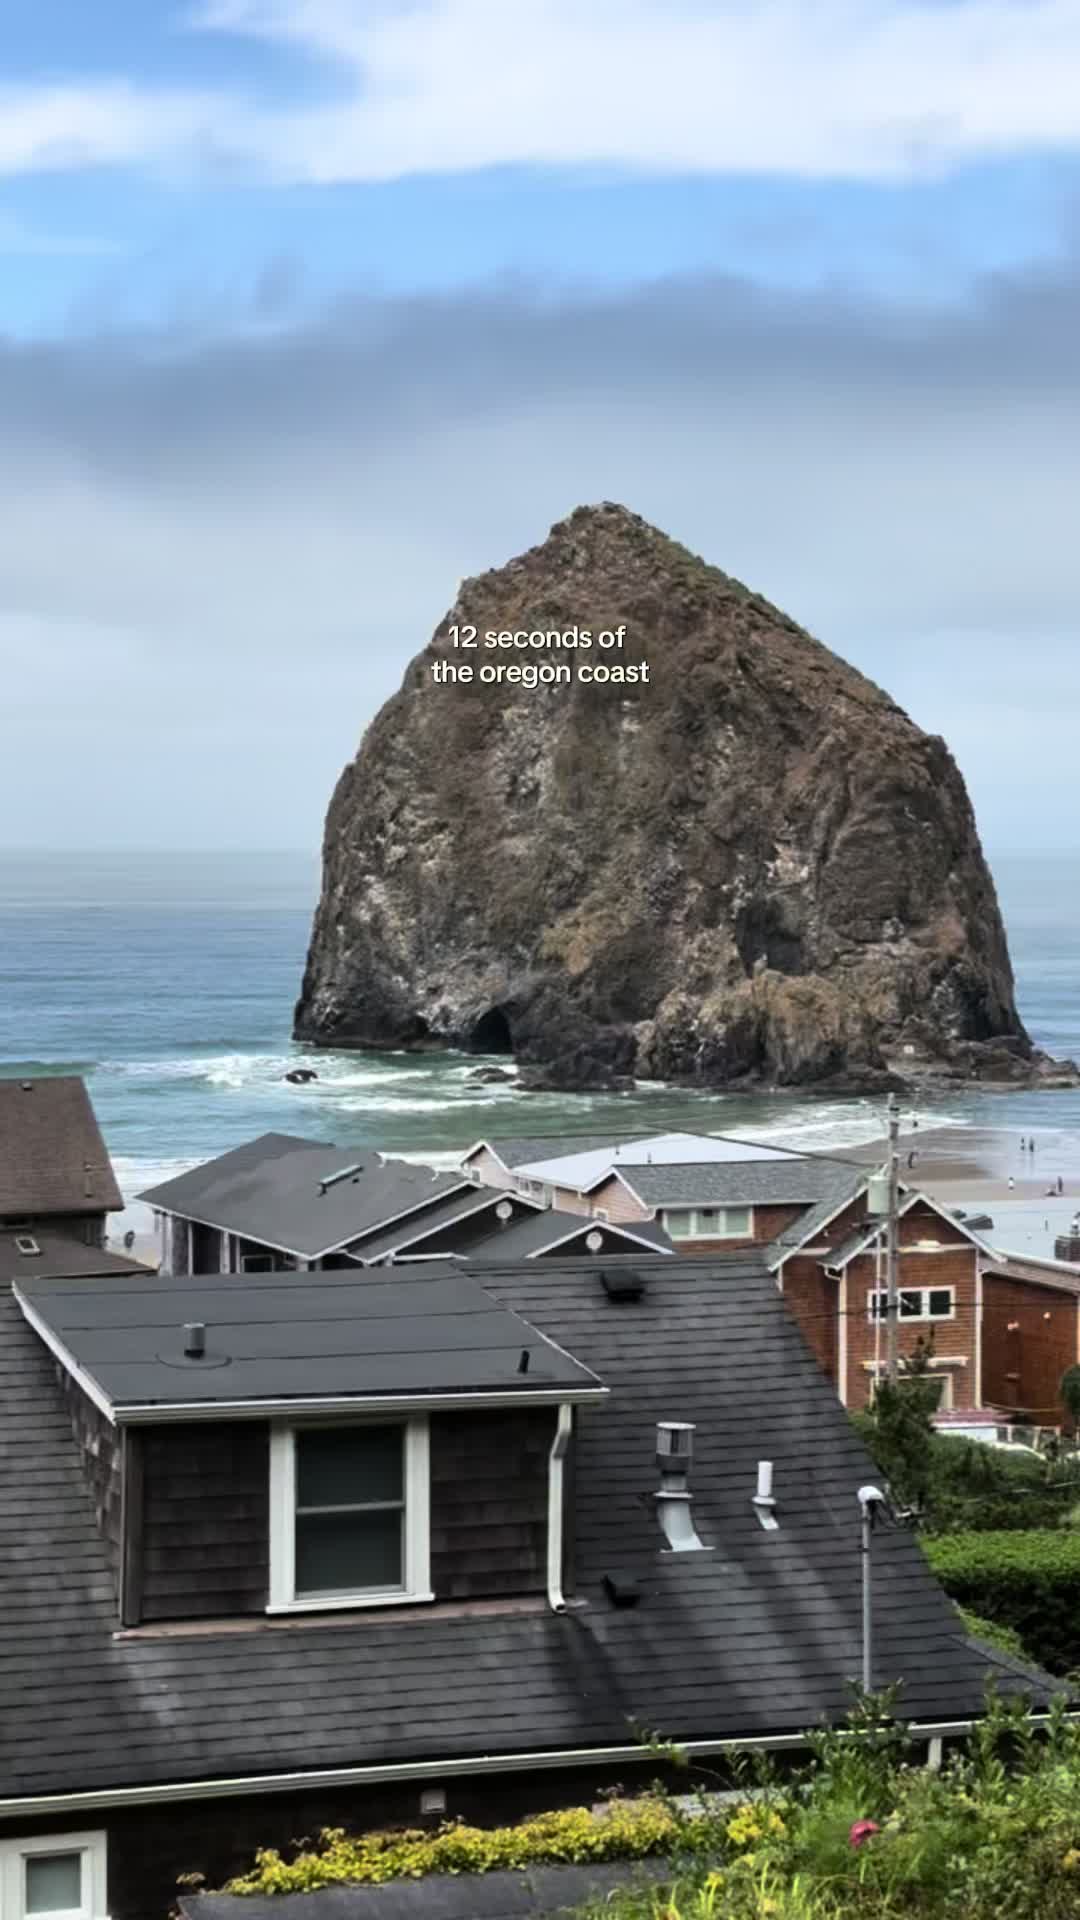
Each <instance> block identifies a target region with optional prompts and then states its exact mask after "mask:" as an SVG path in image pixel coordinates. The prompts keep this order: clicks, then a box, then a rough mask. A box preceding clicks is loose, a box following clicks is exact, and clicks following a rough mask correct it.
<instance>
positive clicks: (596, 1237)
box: [585, 1227, 604, 1253]
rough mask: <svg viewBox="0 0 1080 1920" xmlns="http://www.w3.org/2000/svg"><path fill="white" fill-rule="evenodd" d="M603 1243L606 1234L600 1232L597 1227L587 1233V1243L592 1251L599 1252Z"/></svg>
mask: <svg viewBox="0 0 1080 1920" xmlns="http://www.w3.org/2000/svg"><path fill="white" fill-rule="evenodd" d="M603 1244H604V1236H603V1234H602V1233H598V1232H597V1229H596V1228H595V1227H594V1228H593V1230H592V1232H591V1233H587V1234H586V1235H585V1245H586V1246H587V1247H588V1249H589V1252H590V1253H599V1251H600V1249H601V1247H602V1246H603Z"/></svg>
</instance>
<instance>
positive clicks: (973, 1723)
mask: <svg viewBox="0 0 1080 1920" xmlns="http://www.w3.org/2000/svg"><path fill="white" fill-rule="evenodd" d="M1066 1717H1067V1718H1068V1719H1069V1720H1072V1721H1077V1720H1080V1712H1075V1713H1070V1714H1068V1715H1067V1716H1066ZM1049 1721H1050V1715H1049V1714H1047V1713H1038V1714H1032V1716H1031V1724H1032V1726H1047V1725H1048V1724H1049ZM979 1725H980V1722H979V1721H978V1720H930V1721H914V1722H909V1723H908V1728H907V1730H908V1732H909V1733H910V1734H911V1735H912V1736H913V1737H914V1738H915V1739H916V1740H919V1741H926V1743H927V1745H928V1746H930V1745H932V1743H933V1742H935V1741H940V1740H944V1739H957V1738H961V1737H963V1736H964V1735H966V1734H970V1733H973V1732H974V1730H975V1728H976V1727H977V1726H979ZM677 1744H678V1746H679V1748H680V1751H681V1752H683V1753H686V1754H690V1755H694V1756H700V1757H701V1758H703V1759H704V1758H708V1756H709V1755H721V1754H725V1753H737V1752H742V1753H745V1752H746V1751H747V1750H748V1749H752V1750H753V1751H755V1752H758V1753H778V1752H781V1751H785V1750H786V1751H789V1752H790V1751H794V1750H797V1749H799V1748H803V1747H805V1746H806V1744H807V1735H806V1734H805V1733H768V1734H760V1735H758V1736H757V1737H756V1738H754V1737H751V1738H749V1739H747V1738H746V1737H743V1738H742V1739H728V1740H685V1741H680V1742H678V1743H677ZM648 1757H649V1756H648V1753H647V1752H646V1750H645V1748H644V1747H643V1746H642V1745H641V1743H640V1742H637V1743H635V1744H634V1745H631V1746H619V1747H552V1748H545V1749H542V1750H541V1751H539V1752H532V1753H480V1754H473V1755H469V1756H465V1757H463V1756H460V1755H455V1756H453V1757H445V1756H444V1757H443V1758H441V1759H437V1760H401V1761H391V1762H389V1763H384V1764H383V1765H381V1766H367V1767H320V1768H317V1769H312V1770H310V1771H308V1772H297V1773H270V1774H266V1773H252V1774H238V1775H235V1776H233V1777H232V1778H226V1779H214V1780H170V1781H167V1782H165V1783H163V1784H161V1785H159V1786H142V1787H92V1788H88V1789H84V1790H83V1791H82V1792H80V1793H38V1794H25V1795H21V1796H13V1797H11V1798H8V1799H3V1800H0V1820H13V1819H19V1818H22V1819H29V1818H31V1817H33V1816H37V1815H45V1814H53V1813H57V1814H68V1813H92V1812H95V1811H98V1810H104V1809H106V1808H117V1809H121V1808H124V1807H156V1806H170V1805H175V1804H176V1803H177V1802H183V1801H188V1800H229V1799H239V1798H242V1797H243V1796H245V1795H249V1794H260V1795H262V1794H267V1793H296V1792H297V1791H298V1790H305V1789H310V1790H314V1789H322V1788H326V1787H354V1786H366V1785H370V1786H376V1785H389V1784H393V1783H394V1782H396V1781H411V1780H454V1779H463V1778H467V1777H469V1776H482V1775H485V1774H500V1773H542V1772H545V1771H547V1770H549V1769H551V1768H554V1767H565V1766H577V1767H608V1766H625V1765H626V1764H627V1763H628V1762H633V1761H635V1760H637V1761H645V1760H647V1759H648Z"/></svg>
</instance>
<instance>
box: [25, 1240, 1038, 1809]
mask: <svg viewBox="0 0 1080 1920" xmlns="http://www.w3.org/2000/svg"><path fill="white" fill-rule="evenodd" d="M632 1264H633V1267H634V1270H635V1271H636V1272H638V1273H639V1274H641V1275H643V1276H644V1277H645V1280H646V1288H645V1292H644V1295H643V1296H642V1298H641V1299H640V1300H637V1301H635V1302H630V1303H626V1302H623V1303H619V1304H616V1303H614V1302H612V1301H611V1300H609V1299H608V1297H607V1295H606V1293H605V1290H604V1287H603V1285H602V1283H601V1272H600V1271H598V1268H600V1266H601V1263H597V1265H596V1266H594V1265H593V1263H592V1262H587V1261H566V1262H560V1261H557V1260H555V1261H543V1262H541V1261H534V1260H527V1261H523V1262H519V1263H518V1264H516V1265H514V1266H508V1267H501V1268H489V1267H484V1268H483V1269H478V1270H477V1277H478V1278H479V1279H480V1281H481V1283H482V1285H483V1287H484V1289H485V1291H486V1292H487V1293H488V1294H490V1295H491V1297H492V1298H493V1299H494V1300H495V1302H496V1303H497V1304H498V1305H499V1306H501V1307H503V1308H505V1309H507V1310H508V1311H509V1312H512V1313H517V1314H520V1315H521V1316H522V1318H524V1319H525V1320H527V1321H528V1322H529V1324H530V1325H531V1326H533V1327H535V1328H536V1329H538V1330H539V1331H540V1332H541V1333H543V1334H546V1335H548V1336H549V1337H550V1338H551V1339H553V1340H554V1341H556V1342H557V1343H558V1345H560V1346H561V1347H563V1348H564V1349H565V1350H567V1351H569V1352H572V1353H574V1354H575V1355H576V1356H577V1357H578V1358H579V1360H580V1361H581V1362H582V1363H583V1364H584V1365H586V1366H588V1367H589V1368H590V1370H592V1371H593V1372H595V1373H596V1374H598V1375H599V1376H600V1377H602V1378H603V1379H604V1380H605V1382H606V1383H607V1384H608V1385H609V1386H610V1387H611V1389H612V1395H611V1400H610V1402H609V1403H608V1404H607V1405H606V1406H605V1407H604V1408H598V1409H596V1410H593V1409H584V1410H582V1411H581V1413H580V1414H579V1418H578V1438H577V1441H576V1445H575V1471H574V1474H573V1475H572V1476H571V1479H572V1484H573V1488H574V1492H573V1496H572V1497H573V1501H574V1508H573V1522H572V1531H573V1534H574V1536H575V1539H576V1542H577V1568H576V1591H575V1596H574V1597H575V1604H574V1605H573V1606H572V1607H571V1608H570V1609H568V1611H567V1612H566V1613H565V1614H561V1615H557V1614H553V1613H551V1612H550V1611H547V1610H544V1609H542V1608H537V1607H535V1606H533V1607H531V1608H530V1607H527V1606H519V1607H514V1606H507V1607H505V1608H493V1609H488V1610H486V1611H478V1612H476V1613H475V1614H473V1615H470V1614H469V1613H467V1612H466V1613H463V1612H461V1610H459V1609H451V1610H443V1611H441V1612H440V1611H438V1610H436V1611H435V1612H433V1614H432V1615H431V1616H430V1617H426V1618H425V1617H420V1616H418V1615H417V1614H416V1613H415V1612H412V1611H411V1610H409V1609H405V1610H403V1611H401V1612H398V1613H396V1614H395V1615H394V1617H393V1618H389V1617H387V1616H385V1615H383V1616H380V1615H378V1614H377V1613H373V1614H369V1615H366V1616H365V1617H364V1618H363V1619H362V1620H356V1619H348V1618H345V1619H340V1620H334V1621H333V1622H331V1623H330V1624H324V1625H323V1626H322V1627H320V1628H316V1629H309V1628H308V1626H307V1624H306V1623H305V1622H303V1621H301V1622H299V1623H297V1622H296V1621H295V1620H290V1621H289V1622H288V1624H287V1625H286V1626H285V1627H278V1626H275V1625H274V1624H272V1623H269V1622H267V1623H262V1622H254V1623H248V1625H247V1627H246V1628H245V1630H243V1631H236V1632H222V1631H215V1630H214V1629H213V1628H212V1626H208V1625H207V1624H206V1623H201V1624H200V1625H199V1626H198V1627H197V1628H196V1629H195V1630H192V1631H190V1632H184V1631H179V1630H176V1629H174V1628H170V1629H169V1631H168V1632H166V1633H162V1634H155V1633H152V1632H151V1633H145V1634H138V1633H136V1634H129V1635H120V1636H117V1635H116V1633H115V1617H114V1615H115V1602H114V1600H113V1598H112V1588H111V1580H110V1573H109V1562H108V1549H107V1547H106V1544H105V1542H104V1540H103V1539H102V1536H101V1535H100V1534H99V1532H98V1530H97V1527H96V1525H95V1521H94V1514H93V1505H92V1502H91V1500H90V1499H89V1497H88V1495H87V1490H86V1485H85V1482H84V1480H83V1479H82V1476H81V1471H80V1466H79V1460H78V1453H77V1447H76V1443H75V1440H74V1438H73V1435H72V1430H71V1423H70V1419H69V1417H68V1413H67V1409H66V1407H65V1405H64V1403H63V1399H62V1396H61V1393H60V1389H59V1387H58V1384H57V1380H56V1376H55V1366H54V1362H53V1359H52V1357H51V1355H50V1354H49V1353H48V1352H47V1351H46V1349H45V1347H44V1345H43V1344H42V1342H41V1341H40V1339H39V1338H38V1336H37V1335H36V1334H35V1333H34V1332H33V1331H32V1329H31V1328H30V1327H29V1326H28V1325H27V1324H26V1323H25V1321H24V1320H23V1319H22V1317H21V1314H20V1312H19V1309H18V1307H17V1306H16V1304H15V1302H14V1301H13V1300H12V1299H10V1298H8V1299H2V1298H0V1449H2V1451H3V1457H4V1460H5V1463H6V1471H5V1473H4V1474H3V1476H0V1566H3V1568H4V1602H3V1621H4V1659H3V1661H2V1663H0V1726H2V1727H3V1730H4V1745H3V1751H2V1758H0V1799H7V1800H8V1801H9V1802H10V1801H11V1800H12V1799H14V1798H16V1797H18V1796H26V1795H32V1794H41V1795H48V1794H50V1793H53V1794H58V1793H65V1792H70V1791H73V1790H76V1789H77V1790H79V1791H98V1792H102V1793H108V1792H110V1791H111V1790H113V1789H115V1788H120V1787H126V1788H128V1789H132V1790H135V1791H137V1790H139V1789H140V1788H142V1787H143V1786H145V1785H147V1784H151V1783H163V1782H173V1783H181V1784H183V1783H185V1782H194V1781H198V1780H211V1779H212V1780H214V1781H219V1782H227V1781H229V1780H235V1779H237V1778H239V1777H244V1776H251V1777H253V1778H256V1779H257V1778H263V1779H265V1778H266V1777H267V1776H272V1775H275V1774H278V1775H285V1774H288V1775H292V1776H294V1777H295V1776H298V1775H302V1774H303V1773H304V1772H305V1771H307V1770H316V1769H327V1768H334V1767H356V1766H360V1765H364V1766H368V1767H376V1766H379V1765H382V1764H390V1763H395V1764H398V1765H401V1766H408V1765H410V1764H415V1763H417V1762H419V1761H427V1762H429V1763H431V1764H432V1766H435V1765H438V1764H439V1763H441V1762H443V1761H444V1760H446V1759H448V1758H449V1759H454V1760H455V1761H456V1763H457V1764H459V1765H460V1766H462V1767H467V1766H469V1765H472V1764H476V1765H480V1764H482V1763H483V1761H484V1758H485V1756H487V1757H489V1764H490V1756H492V1755H496V1756H497V1755H500V1754H517V1755H524V1754H530V1753H531V1754H534V1755H535V1754H538V1753H545V1754H554V1755H555V1756H556V1759H557V1758H558V1756H559V1755H563V1756H565V1757H569V1756H570V1755H571V1754H572V1753H574V1752H578V1751H581V1750H583V1749H586V1750H587V1749H595V1748H597V1747H603V1746H611V1745H613V1744H622V1745H625V1746H629V1747H631V1748H633V1747H635V1746H636V1744H637V1742H638V1741H639V1739H640V1729H641V1728H643V1727H645V1728H655V1729H657V1730H658V1731H659V1732H661V1733H662V1734H663V1735H664V1736H665V1737H667V1738H670V1739H672V1740H677V1741H679V1740H681V1741H687V1742H692V1741H694V1740H712V1739H723V1738H725V1737H726V1738H731V1739H737V1740H746V1739H753V1738H755V1737H757V1736H764V1735H771V1734H783V1733H794V1734H798V1733H799V1732H800V1731H802V1730H803V1729H805V1728H807V1727H808V1726H811V1725H812V1724H814V1723H815V1722H819V1721H820V1719H821V1718H822V1716H827V1717H829V1718H831V1719H833V1720H838V1719H840V1718H842V1717H843V1715H844V1714H845V1713H846V1712H847V1710H848V1707H849V1705H850V1699H851V1692H850V1686H849V1682H850V1680H851V1679H852V1677H854V1676H856V1675H857V1674H858V1672H859V1658H860V1624H859V1623H860V1588H859V1574H858V1503H857V1500H856V1492H857V1489H858V1488H859V1487H860V1486H861V1485H863V1484H864V1483H865V1482H866V1481H867V1480H870V1479H873V1478H874V1474H873V1469H872V1467H871V1464H870V1461H869V1458H868V1456H867V1454H866V1453H865V1451H864V1449H863V1447H862V1444H861V1442H860V1440H859V1437H858V1435H857V1433H856V1432H855V1429H854V1427H853V1426H852V1424H851V1422H850V1421H849V1419H848V1417H847V1415H846V1414H845V1412H844V1410H843V1408H842V1407H841V1406H840V1404H839V1402H838V1401H837V1400H836V1398H835V1394H834V1391H833V1389H832V1387H831V1386H830V1384H829V1382H828V1380H827V1379H826V1378H825V1376H824V1374H822V1373H821V1372H820V1370H819V1369H818V1367H817V1364H816V1362H815V1361H814V1359H813V1358H812V1356H811V1355H810V1353H809V1351H808V1349H807V1347H806V1345H805V1343H804V1341H803V1339H802V1336H801V1334H800V1333H799V1331H798V1328H797V1327H796V1326H795V1324H794V1322H793V1321H792V1319H791V1317H790V1315H789V1314H788V1312H787V1310H786V1308H785V1306H784V1302H783V1299H782V1297H781V1296H780V1294H779V1293H778V1291H777V1289H776V1286H775V1284H774V1282H773V1280H772V1278H771V1277H770V1275H769V1274H768V1273H767V1271H766V1269H765V1266H764V1264H763V1262H762V1261H761V1259H760V1257H759V1256H758V1255H757V1254H755V1253H742V1254H728V1255H725V1256H722V1257H718V1258H715V1259H713V1258H711V1257H707V1256H704V1257H700V1258H698V1259H697V1260H695V1261H694V1264H693V1273H692V1275H691V1274H690V1273H689V1272H688V1267H687V1263H686V1262H685V1261H680V1260H671V1259H665V1258H662V1257H661V1258H651V1257H649V1256H647V1255H643V1256H641V1257H640V1258H635V1260H634V1261H633V1263H632ZM609 1265H610V1262H608V1261H605V1262H604V1263H603V1267H604V1268H606V1267H608V1266H609ZM450 1271H452V1272H454V1273H458V1272H460V1269H458V1268H456V1267H454V1268H451V1269H450ZM371 1278H372V1276H371V1275H370V1274H367V1275H364V1276H362V1277H361V1284H362V1285H368V1284H370V1281H371ZM217 1284H218V1282H217V1279H216V1277H215V1281H214V1283H213V1285H214V1287H215V1289H216V1287H217ZM305 1297H306V1296H305ZM208 1315H209V1308H208ZM659 1419H664V1420H688V1421H693V1422H696V1423H697V1431H696V1434H695V1461H694V1468H693V1477H692V1483H691V1484H692V1486H693V1490H694V1500H695V1505H694V1515H695V1519H696V1523H697V1527H698V1530H699V1532H700V1534H701V1535H702V1537H703V1539H704V1540H705V1541H706V1543H707V1544H708V1545H709V1546H710V1547H711V1548H712V1549H713V1551H711V1552H708V1553H693V1554H665V1553H662V1552H661V1550H660V1548H661V1540H660V1536H659V1533H658V1530H657V1525H656V1518H655V1513H654V1511H653V1502H652V1500H651V1498H650V1495H651V1493H652V1492H653V1490H654V1488H655V1486H656V1484H657V1473H656V1464H655V1459H654V1447H655V1422H656V1421H657V1420H659ZM759 1458H767V1459H771V1460H772V1461H773V1462H774V1492H775V1495H776V1498H777V1503H778V1505H777V1514H778V1518H779V1521H780V1525H779V1528H778V1529H777V1531H776V1532H771V1533H767V1532H765V1531H764V1530H763V1529H762V1528H761V1527H760V1525H759V1524H758V1521H757V1518H756V1515H755V1513H754V1510H753V1508H752V1506H751V1495H752V1493H753V1491H754V1486H755V1482H756V1473H757V1461H758V1459H759ZM874 1552H875V1575H876V1578H875V1627H876V1638H875V1647H876V1662H875V1664H876V1678H877V1680H878V1681H879V1683H880V1684H885V1683H886V1682H887V1681H889V1680H891V1679H893V1678H894V1677H900V1678H902V1679H903V1681H904V1691H903V1711H904V1714H905V1717H906V1718H908V1719H910V1720H911V1721H912V1722H915V1723H919V1722H922V1723H927V1722H930V1721H940V1720H951V1719H954V1718H968V1717H975V1716H978V1715H979V1714H980V1713H981V1712H982V1709H983V1702H984V1688H985V1681H986V1678H987V1675H988V1673H989V1672H990V1671H991V1670H992V1669H991V1666H990V1664H989V1663H988V1660H987V1659H986V1658H984V1657H983V1656H981V1655H980V1654H979V1653H978V1651H977V1650H976V1649H974V1648H972V1647H970V1646H969V1645H968V1643H967V1642H966V1641H965V1639H964V1636H963V1633H962V1631H961V1630H960V1627H959V1623H958V1620H957V1616H956V1614H955V1613H954V1611H953V1609H952V1607H951V1606H950V1604H949V1603H948V1601H947V1600H946V1599H945V1597H944V1595H943V1593H942V1592H941V1590H940V1588H938V1587H937V1586H936V1584H935V1582H934V1581H933V1579H932V1577H931V1575H930V1572H929V1570H928V1568H927V1566H926V1563H925V1561H924V1559H923V1556H922V1554H921V1551H920V1549H919V1546H918V1543H917V1541H915V1540H914V1539H913V1538H912V1537H911V1535H910V1534H908V1533H906V1532H904V1531H901V1530H896V1529H893V1528H882V1529H881V1530H880V1531H879V1532H878V1533H877V1534H876V1535H875V1543H874ZM616 1570H619V1571H625V1572H627V1573H630V1574H632V1575H634V1576H635V1577H636V1578H637V1579H638V1581H639V1583H640V1599H639V1602H638V1604H637V1605H636V1606H634V1607H629V1608H613V1607H612V1606H611V1605H610V1604H609V1601H608V1598H607V1595H606V1592H605V1588H604V1575H605V1574H606V1573H607V1572H609V1571H616ZM405 1614H407V1615H408V1617H407V1618H406V1617H404V1615H405ZM508 1676H510V1680H511V1682H512V1684H508ZM1004 1685H1005V1687H1006V1689H1008V1688H1009V1687H1010V1686H1011V1687H1013V1688H1014V1689H1018V1688H1023V1687H1025V1686H1026V1682H1025V1681H1022V1680H1021V1679H1019V1678H1018V1677H1012V1676H1010V1677H1007V1678H1006V1680H1005V1682H1004ZM1036 1693H1037V1690H1036ZM1037 1697H1045V1696H1039V1695H1038V1693H1037Z"/></svg>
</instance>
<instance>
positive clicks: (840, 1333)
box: [836, 1272, 848, 1407]
mask: <svg viewBox="0 0 1080 1920" xmlns="http://www.w3.org/2000/svg"><path fill="white" fill-rule="evenodd" d="M836 1311H837V1320H838V1323H839V1324H838V1330H837V1336H836V1371H837V1373H838V1374H839V1376H840V1378H839V1381H838V1383H837V1384H838V1386H839V1388H840V1405H841V1406H842V1407H846V1406H847V1403H848V1338H847V1274H846V1272H845V1273H844V1274H842V1275H841V1278H840V1285H839V1289H838V1292H837V1301H836Z"/></svg>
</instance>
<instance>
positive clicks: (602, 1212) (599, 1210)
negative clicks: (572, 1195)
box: [592, 1207, 611, 1226]
mask: <svg viewBox="0 0 1080 1920" xmlns="http://www.w3.org/2000/svg"><path fill="white" fill-rule="evenodd" d="M592 1217H593V1219H594V1220H602V1221H603V1222H604V1224H605V1226H610V1225H611V1214H610V1213H609V1211H608V1209H607V1207H594V1208H593V1210H592Z"/></svg>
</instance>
